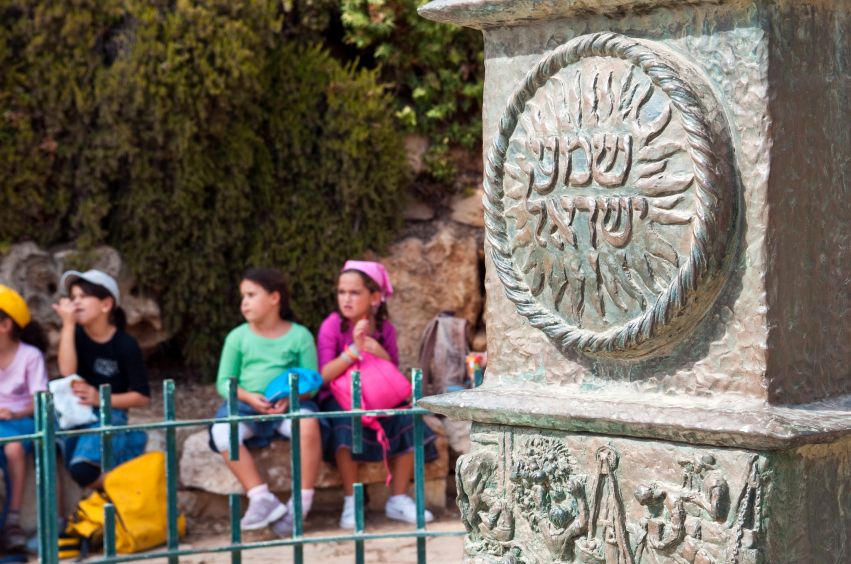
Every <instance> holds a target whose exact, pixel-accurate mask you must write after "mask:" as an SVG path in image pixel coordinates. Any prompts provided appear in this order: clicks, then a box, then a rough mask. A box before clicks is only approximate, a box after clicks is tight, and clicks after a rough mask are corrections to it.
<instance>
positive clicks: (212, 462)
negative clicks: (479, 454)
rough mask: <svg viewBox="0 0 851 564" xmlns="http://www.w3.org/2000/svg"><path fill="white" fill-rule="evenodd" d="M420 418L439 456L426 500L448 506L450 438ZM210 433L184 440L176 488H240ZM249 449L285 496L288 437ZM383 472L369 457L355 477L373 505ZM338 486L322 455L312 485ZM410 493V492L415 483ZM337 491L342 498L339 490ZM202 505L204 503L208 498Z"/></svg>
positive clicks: (382, 497)
mask: <svg viewBox="0 0 851 564" xmlns="http://www.w3.org/2000/svg"><path fill="white" fill-rule="evenodd" d="M424 422H425V423H426V424H427V425H429V427H431V428H432V429H433V430H434V431H435V433H436V435H437V437H436V439H435V441H436V447H437V452H438V457H437V459H436V460H434V461H433V462H430V463H428V464H426V466H425V492H426V505H427V506H428V507H429V508H433V509H434V508H436V509H443V508H445V507H446V477H447V476H448V474H449V447H448V440H447V438H446V436H445V431H444V430H443V426H442V425H441V424H440V423H439V422H438V421H437V419H436V418H434V417H425V418H424ZM208 437H209V435H208V432H207V431H206V430H204V431H198V432H195V433H193V434H191V435H189V436H188V437H187V438H186V441H185V442H184V443H183V448H182V454H181V456H180V488H181V489H183V490H186V489H190V490H195V491H200V492H206V493H208V494H214V495H216V496H226V495H228V494H232V493H239V494H244V493H245V492H244V491H243V488H242V486H241V485H240V483H239V481H238V480H237V479H236V477H235V476H234V475H233V474H231V472H230V471H229V470H228V468H227V466H226V465H225V462H224V460H223V458H222V456H221V455H220V454H217V453H215V452H213V451H212V450H211V449H210V447H209V444H208ZM252 455H253V456H254V461H255V462H256V464H257V467H258V470H259V471H260V474H261V476H263V477H264V478H265V479H266V481H267V483H268V484H269V488H270V489H271V490H272V491H273V492H275V493H276V494H278V495H279V496H280V497H281V498H282V499H288V498H289V492H290V485H291V479H290V442H289V441H284V440H280V441H274V442H273V443H272V444H271V445H270V446H268V447H266V448H262V449H257V450H252ZM385 478H386V473H385V468H384V463H383V462H369V463H363V464H361V465H360V468H359V471H358V481H359V482H361V483H362V484H363V485H364V486H365V489H366V493H367V497H368V498H369V505H368V508H369V509H371V510H374V511H379V510H383V508H384V503H385V501H386V500H387V495H388V488H387V487H385ZM341 486H342V482H341V480H340V474H339V472H337V469H336V468H335V467H334V466H333V465H331V464H328V463H327V462H324V461H323V462H322V464H321V466H320V469H319V477H318V479H317V483H316V489H317V490H328V489H332V488H336V489H340V488H341ZM409 493H410V494H411V495H412V496H413V483H412V484H411V487H410V489H409ZM339 497H340V500H341V501H342V492H341V493H340V495H339ZM182 505H183V507H184V508H185V509H186V510H187V513H188V514H189V515H190V516H191V515H192V514H193V513H196V511H193V510H192V509H191V507H192V506H194V505H195V504H194V503H189V504H182ZM203 505H208V503H204V504H203ZM217 505H218V504H217ZM199 511H200V508H199Z"/></svg>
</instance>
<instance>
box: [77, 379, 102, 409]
mask: <svg viewBox="0 0 851 564" xmlns="http://www.w3.org/2000/svg"><path fill="white" fill-rule="evenodd" d="M71 391H72V392H73V393H74V395H75V396H77V397H78V398H79V399H80V403H81V404H83V405H90V406H92V407H97V406H98V405H100V394H98V389H97V388H95V387H94V386H91V385H89V384H88V383H87V382H83V381H82V380H77V381H75V382H74V383H72V384H71Z"/></svg>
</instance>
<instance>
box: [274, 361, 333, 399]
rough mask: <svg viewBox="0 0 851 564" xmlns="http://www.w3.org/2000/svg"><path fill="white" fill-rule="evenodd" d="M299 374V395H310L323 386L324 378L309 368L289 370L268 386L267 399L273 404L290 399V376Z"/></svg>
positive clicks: (276, 377)
mask: <svg viewBox="0 0 851 564" xmlns="http://www.w3.org/2000/svg"><path fill="white" fill-rule="evenodd" d="M292 372H295V373H296V374H298V395H300V396H302V395H304V394H310V393H313V392H315V391H316V390H318V389H319V387H320V386H322V376H321V375H320V374H319V372H317V371H316V370H311V369H309V368H289V369H287V370H284V371H283V372H281V373H280V374H278V375H277V376H275V378H274V379H273V380H272V381H271V382H269V385H268V386H266V392H265V396H266V399H267V400H268V401H270V402H272V403H275V402H276V401H278V400H282V399H284V398H288V397H290V374H291V373H292Z"/></svg>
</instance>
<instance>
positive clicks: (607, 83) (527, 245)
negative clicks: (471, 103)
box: [485, 33, 735, 356]
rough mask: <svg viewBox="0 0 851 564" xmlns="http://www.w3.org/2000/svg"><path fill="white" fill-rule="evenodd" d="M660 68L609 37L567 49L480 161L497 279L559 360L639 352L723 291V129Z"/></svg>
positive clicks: (726, 223)
mask: <svg viewBox="0 0 851 564" xmlns="http://www.w3.org/2000/svg"><path fill="white" fill-rule="evenodd" d="M668 57H669V56H662V55H660V54H659V53H656V52H654V51H652V50H651V49H650V48H648V47H647V46H645V45H644V44H643V43H638V42H636V41H634V40H630V39H629V38H626V37H624V36H620V35H617V34H611V33H607V34H595V35H590V36H583V37H579V38H577V39H574V40H572V41H570V42H568V43H567V44H565V45H563V46H562V47H560V48H558V49H556V50H555V51H553V52H552V53H551V54H550V55H548V56H547V57H545V58H544V59H543V60H542V61H541V62H540V63H539V64H538V65H536V67H535V68H534V69H533V70H532V71H531V72H530V73H529V75H528V76H527V77H526V80H525V81H524V83H523V84H522V85H521V86H520V87H518V89H517V90H516V91H515V93H514V95H513V96H512V99H511V101H510V102H509V106H508V109H507V110H506V113H505V115H504V116H503V119H502V121H501V123H500V132H499V135H498V137H497V138H496V139H495V141H494V146H493V148H492V149H491V151H490V154H489V156H488V165H487V175H486V180H485V190H486V213H487V217H488V220H489V221H488V222H487V229H488V240H489V242H490V243H491V248H492V256H493V259H494V264H495V266H496V269H497V273H498V275H499V277H500V279H501V281H502V282H503V284H504V285H505V288H506V293H507V295H508V297H509V298H510V299H511V300H512V301H514V302H515V304H516V305H517V309H518V311H519V312H520V313H521V314H523V315H525V316H526V317H528V318H529V320H530V322H531V323H532V325H533V326H535V327H538V328H539V329H542V330H543V331H544V332H545V333H546V334H547V335H548V336H549V337H550V338H551V339H552V340H553V341H554V342H555V344H556V345H557V346H559V347H560V348H561V349H562V350H566V349H568V348H578V349H580V350H582V351H585V352H591V353H615V354H620V355H627V356H630V355H631V356H642V355H645V354H648V353H649V352H652V351H653V350H655V349H657V348H659V347H661V346H663V345H664V344H665V343H666V342H667V341H668V340H670V338H671V333H673V331H664V330H663V329H664V328H665V327H666V326H670V327H671V328H675V327H680V326H685V325H687V324H688V323H694V322H696V320H697V319H699V318H700V317H701V316H702V315H703V314H704V313H705V311H706V309H707V308H708V306H709V305H711V303H712V300H711V299H696V298H698V297H699V296H704V297H707V298H713V297H714V295H715V294H717V291H718V289H719V288H720V281H721V279H723V274H724V273H723V270H724V266H723V263H724V260H725V256H726V254H727V252H728V249H727V246H728V245H727V240H728V237H729V235H730V232H731V231H732V226H733V219H734V215H735V209H734V208H735V197H734V196H735V191H734V190H733V189H732V186H733V183H732V181H731V178H730V177H731V174H730V173H729V167H728V166H727V165H725V164H721V163H720V159H719V156H718V154H719V151H726V149H725V148H724V146H725V142H722V141H721V140H720V139H721V138H724V139H726V137H725V133H724V131H725V126H719V124H718V123H717V120H716V122H713V123H712V124H710V122H709V120H708V119H707V118H706V116H705V113H706V109H705V105H704V103H703V101H702V98H701V97H699V96H698V94H697V93H696V92H697V91H698V90H699V91H701V92H704V89H702V88H698V87H696V86H694V85H693V84H691V83H690V82H689V81H686V80H685V79H684V78H682V77H681V76H680V73H679V71H678V70H676V69H677V68H678V66H677V65H675V64H673V63H670V64H669V60H668ZM691 80H692V82H693V81H694V80H695V79H694V78H692V79H691ZM703 96H704V97H706V96H708V94H706V93H705V92H704V95H703ZM713 103H714V102H713ZM725 158H726V157H725ZM696 301H697V302H699V303H694V302H696Z"/></svg>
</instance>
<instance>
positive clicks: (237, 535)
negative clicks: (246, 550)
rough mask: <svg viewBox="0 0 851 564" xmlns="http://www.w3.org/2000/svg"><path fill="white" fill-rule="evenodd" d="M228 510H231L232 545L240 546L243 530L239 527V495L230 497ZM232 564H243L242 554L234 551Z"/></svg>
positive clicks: (230, 495) (231, 558)
mask: <svg viewBox="0 0 851 564" xmlns="http://www.w3.org/2000/svg"><path fill="white" fill-rule="evenodd" d="M228 509H230V543H231V544H240V543H241V542H242V529H241V528H240V525H239V513H240V506H239V494H229V495H228ZM230 561H231V564H242V552H241V551H239V550H234V551H233V552H231V553H230Z"/></svg>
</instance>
